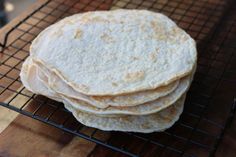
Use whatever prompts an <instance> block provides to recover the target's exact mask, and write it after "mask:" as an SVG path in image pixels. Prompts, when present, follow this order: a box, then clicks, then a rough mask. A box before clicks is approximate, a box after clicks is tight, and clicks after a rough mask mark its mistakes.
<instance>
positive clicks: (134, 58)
mask: <svg viewBox="0 0 236 157" xmlns="http://www.w3.org/2000/svg"><path fill="white" fill-rule="evenodd" d="M131 58H132V59H133V60H139V57H136V56H132V57H131Z"/></svg>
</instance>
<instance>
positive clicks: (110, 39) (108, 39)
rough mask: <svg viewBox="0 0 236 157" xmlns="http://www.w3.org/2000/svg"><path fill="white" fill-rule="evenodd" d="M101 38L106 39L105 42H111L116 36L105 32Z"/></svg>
mask: <svg viewBox="0 0 236 157" xmlns="http://www.w3.org/2000/svg"><path fill="white" fill-rule="evenodd" d="M101 39H102V40H104V41H105V42H107V43H109V42H114V41H115V40H114V38H113V37H111V36H109V35H108V34H107V33H103V34H102V35H101Z"/></svg>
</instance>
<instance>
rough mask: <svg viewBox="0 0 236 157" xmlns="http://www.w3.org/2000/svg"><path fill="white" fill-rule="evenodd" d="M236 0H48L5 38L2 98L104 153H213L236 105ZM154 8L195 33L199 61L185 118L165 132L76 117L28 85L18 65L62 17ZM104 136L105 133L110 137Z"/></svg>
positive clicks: (0, 82) (0, 43) (7, 104)
mask: <svg viewBox="0 0 236 157" xmlns="http://www.w3.org/2000/svg"><path fill="white" fill-rule="evenodd" d="M235 6H236V3H235V2H233V1H230V0H229V1H221V0H188V1H187V0H183V1H182V0H114V1H112V0H45V2H44V3H43V4H42V5H41V6H39V7H37V8H35V9H34V10H33V11H32V13H30V14H28V15H27V16H26V17H25V18H24V19H23V20H21V21H19V22H18V23H17V24H15V25H14V26H13V27H12V28H10V29H9V30H8V31H7V32H6V33H5V36H4V38H3V40H2V41H0V49H1V53H0V58H1V66H0V77H1V80H0V105H1V106H4V107H7V108H9V109H11V110H14V111H16V112H19V113H21V114H23V115H26V116H28V117H31V118H33V119H36V120H39V121H41V122H44V123H46V124H49V125H51V126H54V127H56V128H59V129H61V130H63V131H66V132H69V133H71V134H74V135H76V136H79V137H82V138H84V139H86V140H89V141H92V142H94V143H97V144H98V145H97V146H96V148H95V149H94V150H93V152H92V153H91V154H93V153H95V154H99V152H100V149H101V148H103V149H104V148H105V147H106V148H109V149H106V150H107V151H106V152H103V153H104V154H103V156H155V157H156V156H168V157H172V156H173V157H174V156H184V157H186V156H189V157H190V156H191V157H195V156H201V157H202V156H214V155H215V153H216V151H217V147H218V145H219V143H220V141H221V139H222V137H223V135H224V132H225V130H226V129H227V127H229V126H230V122H231V120H232V118H233V116H234V113H235V105H236V103H235V101H234V96H235V95H234V91H233V88H231V87H233V86H234V87H235V83H236V81H235V80H236V77H235V76H236V64H235V63H236V56H235V54H236V46H235V43H236V30H235V27H236V7H235ZM119 8H126V9H148V10H152V11H156V12H161V13H163V14H165V15H167V16H168V17H170V18H171V19H173V20H174V21H175V22H176V23H177V24H178V25H179V26H180V27H182V28H183V29H184V30H186V31H187V32H188V33H189V34H190V35H191V36H192V37H193V38H194V39H195V40H196V41H197V47H198V68H197V72H196V75H195V78H194V81H193V83H192V86H191V88H190V91H189V92H188V94H187V100H186V102H185V109H184V112H183V114H182V115H181V117H180V120H179V121H178V122H177V123H176V124H175V125H174V126H173V127H171V128H170V129H168V130H166V131H164V132H161V133H151V134H140V133H129V132H105V131H100V130H97V129H93V128H89V127H86V126H83V125H82V124H80V123H79V122H77V121H76V120H75V119H74V118H73V116H72V115H71V113H70V112H69V111H67V110H66V109H65V108H64V107H63V104H61V103H58V102H56V101H53V100H50V99H48V98H46V97H44V96H40V95H35V94H33V93H31V92H29V91H27V90H26V89H25V88H24V87H23V86H22V84H21V81H20V78H19V72H20V69H21V65H22V63H23V61H24V60H25V59H26V57H27V56H28V55H29V46H30V44H31V41H32V40H33V39H34V38H35V37H36V36H37V35H38V33H39V32H41V31H42V30H43V29H44V28H45V27H47V26H49V25H51V24H52V23H55V22H56V21H58V20H60V19H62V18H63V17H66V16H69V15H72V14H75V13H79V12H85V11H91V10H109V9H119ZM105 137H106V138H105Z"/></svg>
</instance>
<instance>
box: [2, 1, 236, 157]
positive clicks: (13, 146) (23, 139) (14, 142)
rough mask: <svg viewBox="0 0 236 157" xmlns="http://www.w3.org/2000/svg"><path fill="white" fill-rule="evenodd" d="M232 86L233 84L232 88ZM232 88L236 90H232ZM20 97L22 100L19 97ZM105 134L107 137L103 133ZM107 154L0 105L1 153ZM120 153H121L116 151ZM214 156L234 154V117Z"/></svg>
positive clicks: (6, 156)
mask: <svg viewBox="0 0 236 157" xmlns="http://www.w3.org/2000/svg"><path fill="white" fill-rule="evenodd" d="M43 2H44V0H39V1H38V2H37V3H36V4H35V5H33V6H32V7H30V8H29V9H27V10H26V11H25V12H24V13H23V14H22V15H20V16H19V17H17V18H16V19H14V20H13V21H11V22H10V23H9V24H7V25H6V26H5V27H4V28H2V29H1V30H0V41H2V40H1V39H3V37H4V34H5V32H6V31H7V30H8V29H9V28H11V27H12V26H14V24H15V23H17V22H18V21H20V20H21V19H23V18H24V17H25V16H26V15H28V13H29V12H32V10H34V9H35V8H37V7H38V6H40V4H41V3H43ZM234 89H236V88H234ZM235 91H236V90H235ZM22 101H24V100H22ZM104 138H108V137H104ZM88 155H90V156H101V157H104V156H110V150H109V149H107V148H103V147H101V146H96V144H94V143H92V142H89V141H87V140H84V139H82V138H79V137H74V136H73V135H71V134H68V133H65V132H62V131H61V130H59V129H56V128H54V127H51V126H49V125H46V124H43V123H41V122H38V121H36V120H34V119H31V118H28V117H25V116H23V115H19V114H17V113H16V112H14V111H10V110H9V109H6V108H4V107H0V156H3V157H18V156H19V157H31V156H34V157H86V156H88ZM117 156H123V155H117ZM216 156H217V157H235V156H236V121H235V120H234V121H233V123H232V125H231V126H230V127H229V128H228V129H227V131H226V133H225V135H224V139H223V141H222V142H221V144H220V146H219V148H218V150H217V153H216Z"/></svg>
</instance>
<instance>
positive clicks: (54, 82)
mask: <svg viewBox="0 0 236 157" xmlns="http://www.w3.org/2000/svg"><path fill="white" fill-rule="evenodd" d="M34 64H35V66H37V67H38V71H39V72H38V76H37V77H39V79H40V80H41V81H42V82H44V84H45V85H46V86H48V87H49V88H51V89H52V90H53V91H55V92H56V93H59V94H61V95H64V96H66V97H69V98H73V99H78V100H81V101H85V102H87V103H89V104H90V105H93V106H95V107H98V108H107V107H109V106H125V107H127V106H136V105H140V104H143V103H146V102H150V101H153V100H156V99H158V98H160V97H163V96H166V95H168V94H169V93H171V92H173V91H174V90H175V89H176V88H177V86H178V84H179V80H177V81H174V82H172V83H170V84H169V85H167V86H163V87H159V88H157V89H154V90H147V91H142V92H135V93H132V94H126V95H117V96H87V95H84V94H81V93H79V92H77V91H75V90H74V89H73V88H72V87H70V86H69V85H67V84H66V82H64V81H63V80H62V79H60V77H58V76H57V74H56V73H54V72H53V71H51V70H49V69H48V68H47V67H46V66H45V65H43V64H41V63H39V62H34Z"/></svg>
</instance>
